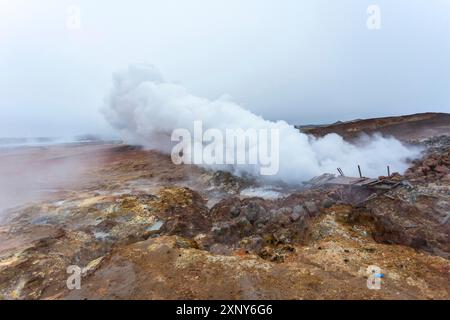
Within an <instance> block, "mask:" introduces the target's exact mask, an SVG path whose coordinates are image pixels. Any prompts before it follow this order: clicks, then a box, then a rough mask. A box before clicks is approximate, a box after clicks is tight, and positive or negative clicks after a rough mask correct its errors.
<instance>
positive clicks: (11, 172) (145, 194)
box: [0, 114, 450, 299]
mask: <svg viewBox="0 0 450 320" xmlns="http://www.w3.org/2000/svg"><path fill="white" fill-rule="evenodd" d="M387 119H389V120H386V119H377V120H372V121H371V122H370V124H367V122H357V123H356V124H354V123H353V124H352V123H349V124H343V125H338V126H333V127H332V128H317V129H311V130H310V131H309V132H310V133H314V134H324V133H327V132H330V131H329V130H333V131H336V132H338V133H341V134H344V136H346V137H347V138H351V137H353V134H354V133H355V132H362V131H364V132H367V133H370V132H375V131H377V132H382V133H385V134H393V135H395V136H397V137H399V138H400V139H402V140H404V141H406V140H408V141H410V142H414V143H416V144H420V145H422V146H423V147H424V149H425V151H424V153H423V158H422V159H420V160H416V161H415V162H413V163H411V168H410V169H409V170H408V171H407V172H405V173H404V175H400V174H393V175H392V176H391V177H389V179H390V180H394V181H398V182H402V183H399V184H398V185H396V186H395V187H394V188H392V189H390V190H385V191H383V190H378V191H373V190H367V189H364V188H355V187H349V186H324V185H317V186H313V187H309V188H306V187H305V186H302V185H299V186H289V187H288V186H277V187H276V188H275V187H271V188H269V187H267V186H263V185H259V184H258V183H257V182H255V181H252V180H248V179H243V178H239V177H235V176H233V175H231V174H229V173H224V172H212V171H208V170H204V169H201V168H198V167H196V166H186V165H183V166H176V165H174V164H173V163H172V162H171V159H170V156H166V155H162V154H160V153H158V152H155V151H146V150H141V149H140V148H136V147H131V146H125V145H121V144H106V143H105V144H102V143H95V144H77V145H66V146H64V145H63V146H52V147H40V148H23V149H17V150H10V151H3V152H1V155H0V161H1V164H2V166H1V168H2V171H1V172H0V173H1V175H2V178H3V179H5V180H4V181H9V182H8V183H5V182H4V183H3V184H2V186H3V187H4V186H8V188H5V190H3V194H2V196H3V197H4V199H5V200H2V201H4V207H8V209H5V212H4V213H3V214H2V217H3V223H2V224H0V298H1V299H450V260H449V258H450V222H449V220H450V196H449V195H450V169H449V168H450V155H449V152H450V138H449V135H450V128H449V124H450V121H449V118H448V115H439V114H427V115H418V116H413V117H405V118H398V119H397V118H387ZM418 128H421V130H418ZM419 131H420V134H419ZM30 168H32V169H33V176H29V175H27V174H26V172H28V171H27V169H30ZM74 168H76V170H75V169H74ZM21 174H22V175H23V176H21ZM24 181H25V182H26V184H25V185H26V188H25V187H24V184H23V182H24ZM25 189H26V191H27V192H26V194H25V195H24V196H23V197H22V196H21V195H22V194H24V190H25ZM6 199H8V204H7V205H6ZM71 265H77V266H79V267H81V268H82V271H83V273H82V279H81V289H74V290H70V289H68V287H67V285H66V280H67V278H68V276H69V274H68V273H67V268H68V267H69V266H71ZM373 265H375V266H378V267H380V268H381V272H382V274H383V277H382V283H381V289H380V290H370V289H369V288H368V287H367V278H368V276H369V274H368V272H367V268H368V267H369V266H373Z"/></svg>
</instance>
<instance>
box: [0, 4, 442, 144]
mask: <svg viewBox="0 0 450 320" xmlns="http://www.w3.org/2000/svg"><path fill="white" fill-rule="evenodd" d="M372 4H377V5H379V7H380V9H381V30H376V31H374V30H368V29H367V27H366V20H367V18H368V15H367V13H366V9H367V7H368V6H369V5H372ZM69 5H75V6H78V7H79V8H80V13H81V29H80V30H70V29H68V28H67V27H66V20H67V18H68V12H67V8H68V7H69ZM131 63H150V64H153V65H155V66H156V67H157V68H158V69H160V71H161V72H162V73H163V74H164V76H165V78H166V79H168V80H172V81H175V82H179V83H181V84H183V85H184V86H185V87H187V88H189V89H190V90H191V91H192V92H193V93H195V94H196V95H199V96H205V97H208V98H217V97H218V96H220V95H222V94H229V95H230V96H232V97H233V99H234V100H235V101H237V102H238V103H240V104H242V105H244V106H245V107H246V108H248V109H250V110H251V111H253V112H255V113H257V114H260V115H262V116H263V117H265V118H267V119H272V120H276V119H285V120H287V121H288V122H291V123H303V124H305V123H323V122H332V121H337V120H349V119H354V118H363V117H374V116H385V115H396V114H406V113H415V112H425V111H443V112H450V1H448V0H427V1H424V0H397V1H392V0H378V1H366V0H339V1H329V0H309V1H300V0H291V1H290V0H282V1H278V0H270V1H265V0H245V1H242V0H226V1H225V0H220V1H219V0H183V1H182V0H164V1H163V0H158V1H155V0H151V1H148V0H147V1H137V0H134V1H133V0H130V1H107V0H96V1H92V0H91V1H89V0H72V1H65V0H55V1H49V0H40V1H32V0H28V1H26V0H14V1H13V0H0V136H48V135H51V136H61V135H66V136H67V135H74V134H81V133H109V132H110V129H109V128H108V126H107V125H106V123H105V122H104V121H103V119H102V115H101V114H100V113H99V112H98V109H99V108H100V107H101V105H102V99H103V97H104V96H105V94H106V93H107V91H108V88H109V87H110V81H111V75H112V73H113V72H114V71H116V70H117V69H121V68H125V67H127V66H128V64H131Z"/></svg>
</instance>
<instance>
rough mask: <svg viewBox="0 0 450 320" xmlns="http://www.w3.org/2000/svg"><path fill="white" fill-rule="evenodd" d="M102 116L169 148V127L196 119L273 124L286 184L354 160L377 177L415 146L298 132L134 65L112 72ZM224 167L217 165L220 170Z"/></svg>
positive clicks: (141, 141)
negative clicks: (190, 90) (112, 81)
mask: <svg viewBox="0 0 450 320" xmlns="http://www.w3.org/2000/svg"><path fill="white" fill-rule="evenodd" d="M103 112H104V114H105V117H106V119H107V120H108V122H109V123H110V124H111V125H112V126H113V127H114V128H116V129H118V130H119V131H120V133H121V134H122V137H123V139H124V141H125V142H127V143H130V144H138V145H142V146H144V147H146V148H151V149H157V150H160V151H162V152H164V153H169V152H170V151H171V149H172V146H173V143H172V142H171V140H170V137H171V134H172V131H173V130H174V129H177V128H186V129H189V130H192V127H193V123H194V121H197V120H201V121H202V122H203V127H204V130H206V129H208V128H216V129H219V130H222V131H223V132H225V130H226V129H238V128H241V129H243V130H247V129H250V128H253V129H256V130H259V129H272V128H276V129H278V130H279V133H280V146H279V151H280V159H279V160H280V163H279V172H278V174H277V175H276V176H275V177H272V178H276V179H281V180H283V181H285V182H288V183H298V182H300V181H305V180H307V179H310V178H312V177H314V176H317V175H320V174H322V173H325V172H336V168H338V167H340V168H342V169H343V171H344V172H345V173H346V174H347V175H355V176H357V175H358V173H357V165H358V164H359V165H360V166H361V168H362V170H363V174H364V175H365V176H369V177H376V176H378V175H383V174H385V173H386V165H390V167H391V170H394V171H399V172H403V171H404V170H406V168H407V167H408V163H407V161H408V159H412V158H415V157H417V156H418V155H419V150H418V149H416V148H410V147H407V146H405V145H403V144H402V143H401V142H400V141H398V140H396V139H394V138H384V137H381V136H373V137H365V138H363V139H362V140H361V141H359V143H357V144H351V143H348V142H346V141H344V140H343V138H342V137H341V136H339V135H337V134H329V135H326V136H325V137H323V138H314V137H311V136H308V135H306V134H302V133H300V132H299V131H298V130H297V129H296V128H294V127H293V126H292V125H289V124H288V123H286V122H285V121H277V122H273V121H267V120H264V119H263V118H262V117H260V116H257V115H255V114H253V113H251V112H250V111H248V110H245V109H244V108H242V107H241V106H239V105H238V104H236V103H234V102H233V101H231V100H230V99H229V98H228V97H221V98H219V99H217V100H208V99H206V98H202V97H198V96H195V95H193V94H191V93H190V92H189V91H188V90H187V89H186V88H184V87H183V86H181V85H178V84H174V83H170V82H167V81H164V79H163V77H162V76H161V75H160V74H159V72H158V71H157V70H156V69H155V68H153V67H150V66H144V65H134V66H130V67H129V68H128V70H126V71H123V72H119V73H117V74H115V76H114V85H113V89H112V91H111V93H110V95H109V97H107V99H106V106H105V108H104V109H103ZM224 168H225V167H223V168H222V169H224ZM226 169H228V170H231V171H233V172H234V173H238V174H242V173H249V174H255V173H256V172H258V168H255V166H237V165H236V166H232V167H226Z"/></svg>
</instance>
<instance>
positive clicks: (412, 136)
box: [297, 112, 450, 141]
mask: <svg viewBox="0 0 450 320" xmlns="http://www.w3.org/2000/svg"><path fill="white" fill-rule="evenodd" d="M297 128H299V130H301V131H302V132H304V133H307V134H312V135H314V136H324V135H326V134H328V133H337V134H339V135H341V136H343V137H344V138H345V139H347V140H352V139H354V138H357V137H358V136H359V135H361V134H362V133H366V134H373V133H376V132H379V133H381V134H383V135H387V136H389V135H390V136H394V137H396V138H397V139H399V140H403V141H408V140H417V139H425V138H429V137H433V136H439V135H450V114H448V113H433V112H427V113H417V114H412V115H405V116H397V117H383V118H373V119H357V120H352V121H346V122H340V121H338V122H336V123H333V124H330V125H319V126H314V125H308V126H297Z"/></svg>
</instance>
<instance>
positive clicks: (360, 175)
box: [358, 164, 363, 178]
mask: <svg viewBox="0 0 450 320" xmlns="http://www.w3.org/2000/svg"><path fill="white" fill-rule="evenodd" d="M358 171H359V177H360V178H362V177H363V176H362V174H361V167H360V166H359V164H358Z"/></svg>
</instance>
